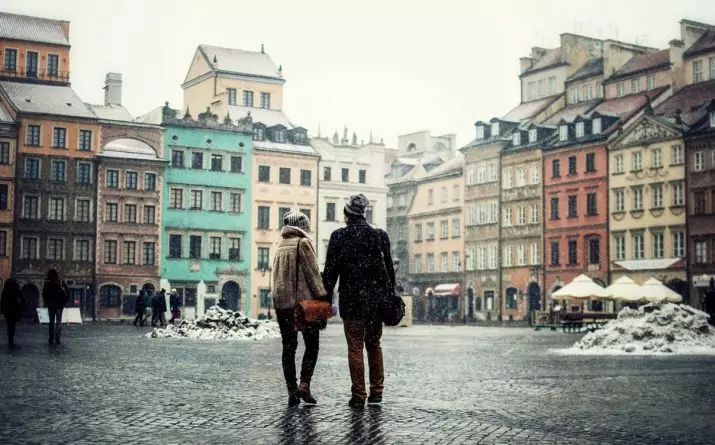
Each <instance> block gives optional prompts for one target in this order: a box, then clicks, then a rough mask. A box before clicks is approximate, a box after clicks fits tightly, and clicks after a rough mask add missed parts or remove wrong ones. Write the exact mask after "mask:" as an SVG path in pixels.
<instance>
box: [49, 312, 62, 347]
mask: <svg viewBox="0 0 715 445" xmlns="http://www.w3.org/2000/svg"><path fill="white" fill-rule="evenodd" d="M63 310H64V308H61V307H60V308H57V309H52V308H48V309H47V312H48V313H49V314H50V343H53V342H56V343H57V344H59V343H60V333H61V332H62V311H63Z"/></svg>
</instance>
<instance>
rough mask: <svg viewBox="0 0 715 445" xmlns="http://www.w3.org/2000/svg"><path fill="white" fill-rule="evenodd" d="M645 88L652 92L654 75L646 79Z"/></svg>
mask: <svg viewBox="0 0 715 445" xmlns="http://www.w3.org/2000/svg"><path fill="white" fill-rule="evenodd" d="M646 86H647V88H648V89H649V90H652V89H654V88H655V75H654V74H651V75H649V76H648V77H646Z"/></svg>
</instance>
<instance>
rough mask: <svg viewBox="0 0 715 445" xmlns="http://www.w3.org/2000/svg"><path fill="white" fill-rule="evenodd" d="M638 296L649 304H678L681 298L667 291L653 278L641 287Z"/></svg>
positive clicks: (671, 291) (669, 290)
mask: <svg viewBox="0 0 715 445" xmlns="http://www.w3.org/2000/svg"><path fill="white" fill-rule="evenodd" d="M640 295H641V296H643V297H645V299H646V300H648V301H650V302H651V303H680V302H681V301H683V297H682V296H681V295H680V294H679V293H677V292H675V291H674V290H672V289H669V288H668V287H667V286H665V285H664V284H663V283H661V282H660V281H658V280H656V279H655V278H650V279H649V280H648V281H646V282H645V283H643V285H642V286H641V291H640Z"/></svg>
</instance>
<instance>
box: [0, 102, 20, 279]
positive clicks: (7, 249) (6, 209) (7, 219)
mask: <svg viewBox="0 0 715 445" xmlns="http://www.w3.org/2000/svg"><path fill="white" fill-rule="evenodd" d="M16 139H17V134H16V127H15V122H14V120H13V119H12V117H10V114H9V113H7V111H5V110H4V109H3V107H2V106H1V105H0V288H1V287H2V285H3V283H5V280H7V279H8V278H9V277H10V272H11V270H12V220H13V205H12V203H13V202H14V200H15V184H14V179H15V141H16Z"/></svg>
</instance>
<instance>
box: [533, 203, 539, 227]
mask: <svg viewBox="0 0 715 445" xmlns="http://www.w3.org/2000/svg"><path fill="white" fill-rule="evenodd" d="M538 223H539V204H533V205H532V206H531V224H538Z"/></svg>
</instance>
